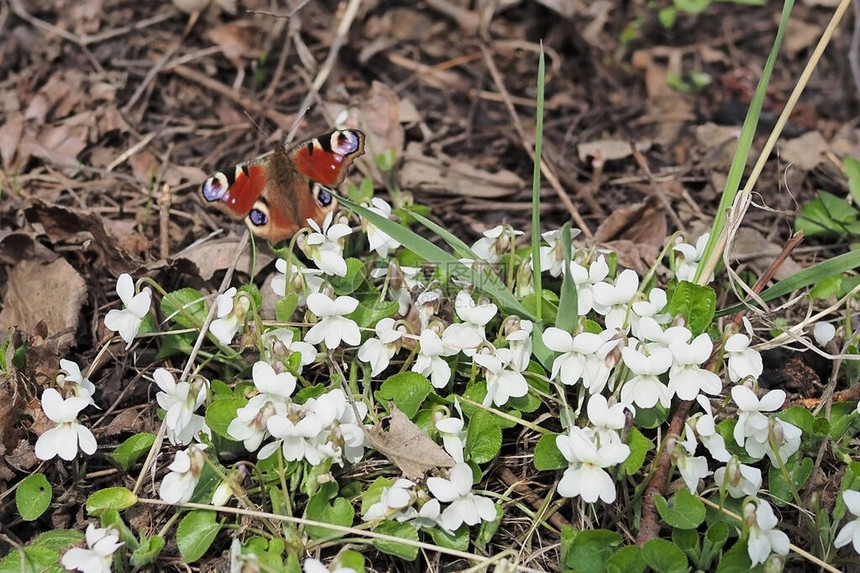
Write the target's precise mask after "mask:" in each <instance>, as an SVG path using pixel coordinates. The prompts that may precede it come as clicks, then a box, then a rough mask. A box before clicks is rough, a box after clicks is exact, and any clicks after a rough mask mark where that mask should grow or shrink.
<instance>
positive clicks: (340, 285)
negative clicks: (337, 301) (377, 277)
mask: <svg viewBox="0 0 860 573" xmlns="http://www.w3.org/2000/svg"><path fill="white" fill-rule="evenodd" d="M365 278H367V269H366V268H365V266H364V263H363V262H362V261H360V260H358V259H356V258H353V257H350V258H348V259H346V275H344V276H342V277H339V276H333V277H331V278H330V279H329V282H330V283H331V286H332V288H333V289H334V292H335V294H337V295H338V296H342V295H348V294H352V293H354V292H355V290H356V289H357V288H358V287H360V286H361V283H363V282H364V279H365Z"/></svg>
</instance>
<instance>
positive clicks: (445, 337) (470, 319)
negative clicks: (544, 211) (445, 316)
mask: <svg viewBox="0 0 860 573" xmlns="http://www.w3.org/2000/svg"><path fill="white" fill-rule="evenodd" d="M454 310H456V311H457V316H459V317H460V320H462V321H463V322H455V323H453V324H450V325H448V327H447V328H446V329H445V332H443V333H442V342H444V343H445V344H446V345H448V346H450V347H451V348H458V349H460V350H462V351H463V354H465V355H466V356H470V357H471V356H474V355H475V352H476V349H477V347H478V346H479V345H480V344H481V343H482V342H486V340H487V334H486V326H487V323H488V322H490V320H492V318H493V317H494V316H496V312H498V310H499V308H498V307H497V306H496V305H495V304H493V303H492V302H489V301H481V302H480V303H476V302H475V301H474V300H473V299H472V296H471V295H470V294H469V293H468V292H466V291H464V290H461V291H460V292H458V293H457V298H456V299H455V300H454Z"/></svg>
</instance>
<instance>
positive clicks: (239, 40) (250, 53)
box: [206, 20, 263, 66]
mask: <svg viewBox="0 0 860 573" xmlns="http://www.w3.org/2000/svg"><path fill="white" fill-rule="evenodd" d="M206 38H207V39H208V40H209V41H210V42H212V43H213V44H215V45H216V46H218V47H219V48H221V51H222V52H223V53H224V55H225V56H226V57H227V59H228V60H230V61H231V62H233V64H234V65H236V66H241V65H242V60H243V59H250V60H255V59H257V58H259V57H260V56H261V55H262V53H263V51H262V49H261V46H260V41H261V39H262V38H263V33H262V30H261V29H260V24H259V23H258V22H256V21H253V20H234V21H233V22H229V23H227V24H224V25H223V26H217V27H215V28H212V29H210V30H209V31H207V32H206Z"/></svg>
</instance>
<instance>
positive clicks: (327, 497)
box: [304, 482, 355, 539]
mask: <svg viewBox="0 0 860 573" xmlns="http://www.w3.org/2000/svg"><path fill="white" fill-rule="evenodd" d="M337 492H338V489H337V483H332V482H329V483H325V484H322V485H321V486H320V488H319V490H317V492H316V493H315V494H314V495H312V496H311V497H310V499H309V500H308V504H307V506H306V507H305V515H304V517H305V518H306V519H312V520H314V521H322V522H325V523H331V524H332V525H342V526H343V527H349V526H351V525H352V520H353V518H354V517H355V510H354V509H353V507H352V504H351V503H350V502H349V500H347V499H344V498H342V497H336V496H337ZM332 500H333V501H332ZM330 501H331V503H329V502H330ZM306 531H307V533H308V535H309V536H311V537H312V538H313V539H331V538H335V537H341V536H342V535H343V533H340V532H337V531H332V530H331V529H328V528H326V527H321V526H316V525H313V526H311V525H309V526H307V528H306Z"/></svg>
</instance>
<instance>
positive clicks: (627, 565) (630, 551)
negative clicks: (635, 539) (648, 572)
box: [606, 545, 648, 573]
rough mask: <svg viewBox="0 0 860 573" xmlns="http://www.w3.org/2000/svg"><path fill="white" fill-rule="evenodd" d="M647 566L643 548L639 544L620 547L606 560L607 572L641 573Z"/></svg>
mask: <svg viewBox="0 0 860 573" xmlns="http://www.w3.org/2000/svg"><path fill="white" fill-rule="evenodd" d="M647 566H648V565H647V563H645V558H644V557H642V548H640V547H639V546H637V545H625V546H624V547H619V548H618V551H616V552H615V553H613V554H612V556H611V557H610V558H609V559H608V560H607V561H606V571H607V573H641V572H642V571H644V570H645V567H647Z"/></svg>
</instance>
